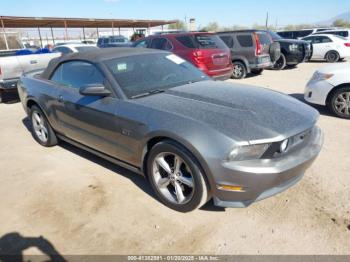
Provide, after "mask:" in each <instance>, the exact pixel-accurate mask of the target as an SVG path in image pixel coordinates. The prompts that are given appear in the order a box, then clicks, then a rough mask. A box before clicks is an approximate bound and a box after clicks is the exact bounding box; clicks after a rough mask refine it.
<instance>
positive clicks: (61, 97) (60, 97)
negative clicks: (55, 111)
mask: <svg viewBox="0 0 350 262" xmlns="http://www.w3.org/2000/svg"><path fill="white" fill-rule="evenodd" d="M57 100H58V102H60V103H63V96H62V95H59V96H58V98H57Z"/></svg>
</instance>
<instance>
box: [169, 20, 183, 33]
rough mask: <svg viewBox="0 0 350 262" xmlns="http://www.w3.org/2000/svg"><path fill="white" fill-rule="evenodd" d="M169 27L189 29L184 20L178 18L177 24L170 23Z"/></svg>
mask: <svg viewBox="0 0 350 262" xmlns="http://www.w3.org/2000/svg"><path fill="white" fill-rule="evenodd" d="M168 29H171V30H173V29H175V30H184V31H185V30H187V25H186V23H185V22H184V21H181V20H177V22H176V23H175V24H170V25H168Z"/></svg>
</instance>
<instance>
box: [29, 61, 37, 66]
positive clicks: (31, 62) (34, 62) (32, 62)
mask: <svg viewBox="0 0 350 262" xmlns="http://www.w3.org/2000/svg"><path fill="white" fill-rule="evenodd" d="M37 63H38V60H30V64H31V65H33V64H37Z"/></svg>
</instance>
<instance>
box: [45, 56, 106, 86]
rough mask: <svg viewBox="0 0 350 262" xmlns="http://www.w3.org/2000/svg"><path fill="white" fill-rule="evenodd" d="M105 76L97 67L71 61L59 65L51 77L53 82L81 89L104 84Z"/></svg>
mask: <svg viewBox="0 0 350 262" xmlns="http://www.w3.org/2000/svg"><path fill="white" fill-rule="evenodd" d="M104 79H105V78H104V76H103V75H102V73H101V72H100V71H99V70H98V69H97V68H96V66H94V65H92V64H90V63H87V62H83V61H70V62H65V63H62V64H61V65H59V66H58V67H57V68H56V70H55V71H54V73H53V74H52V76H51V79H50V80H51V81H53V82H55V83H57V84H60V85H63V86H66V87H71V88H76V89H79V88H80V87H82V86H85V85H90V84H103V82H104Z"/></svg>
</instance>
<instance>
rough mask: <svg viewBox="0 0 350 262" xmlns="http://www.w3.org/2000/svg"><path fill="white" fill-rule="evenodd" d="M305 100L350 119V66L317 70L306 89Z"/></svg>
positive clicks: (347, 64)
mask: <svg viewBox="0 0 350 262" xmlns="http://www.w3.org/2000/svg"><path fill="white" fill-rule="evenodd" d="M304 98H305V100H306V101H307V102H309V103H311V104H317V105H323V106H327V107H328V108H329V109H330V110H331V111H332V112H333V113H334V114H335V115H337V116H339V117H342V118H347V119H350V64H349V63H342V64H337V65H331V66H327V67H325V68H322V69H319V70H317V71H316V72H315V73H314V75H313V77H312V78H311V80H310V81H309V82H308V84H307V86H306V88H305V93H304Z"/></svg>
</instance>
